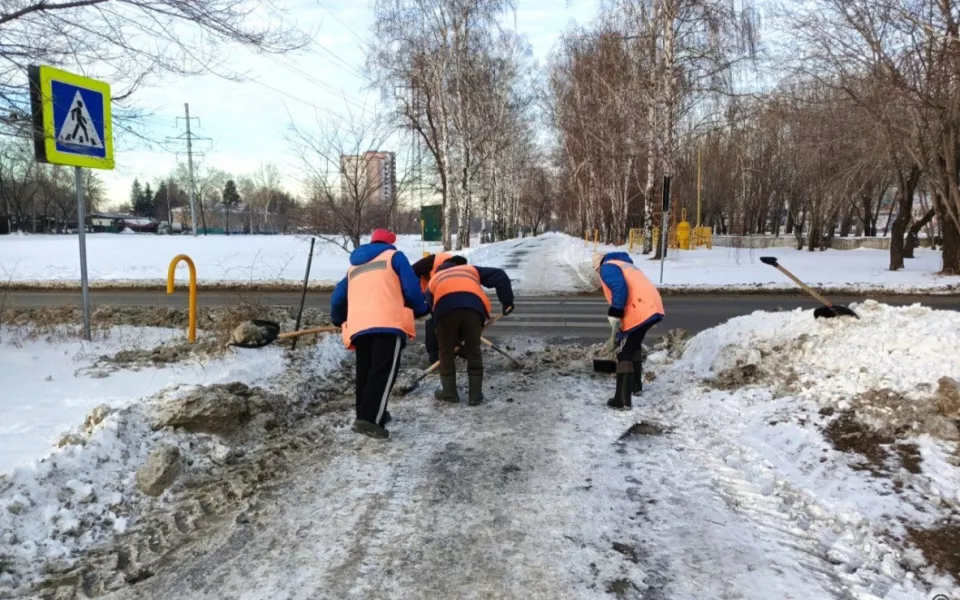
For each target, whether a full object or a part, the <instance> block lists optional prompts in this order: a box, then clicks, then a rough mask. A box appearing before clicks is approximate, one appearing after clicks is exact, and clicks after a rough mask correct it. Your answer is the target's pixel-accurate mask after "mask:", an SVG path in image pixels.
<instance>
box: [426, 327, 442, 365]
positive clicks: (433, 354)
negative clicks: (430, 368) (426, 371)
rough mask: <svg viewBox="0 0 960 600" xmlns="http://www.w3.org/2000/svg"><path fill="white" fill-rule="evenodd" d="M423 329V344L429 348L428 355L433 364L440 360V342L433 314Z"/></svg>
mask: <svg viewBox="0 0 960 600" xmlns="http://www.w3.org/2000/svg"><path fill="white" fill-rule="evenodd" d="M423 329H424V332H423V333H424V338H425V339H424V343H423V345H424V346H426V348H427V357H428V358H429V359H430V364H431V365H432V364H433V363H435V362H437V361H438V360H440V343H439V342H438V341H437V325H436V323H435V322H434V318H433V317H432V316H431V317H430V318H429V319H427V322H426V323H424V325H423Z"/></svg>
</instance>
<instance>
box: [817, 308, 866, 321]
mask: <svg viewBox="0 0 960 600" xmlns="http://www.w3.org/2000/svg"><path fill="white" fill-rule="evenodd" d="M835 317H853V318H855V319H859V318H860V315H858V314H857V313H855V312H853V310H852V309H850V308H847V307H846V306H838V305H833V306H821V307H820V308H818V309H816V310H815V311H813V318H815V319H821V318H823V319H833V318H835Z"/></svg>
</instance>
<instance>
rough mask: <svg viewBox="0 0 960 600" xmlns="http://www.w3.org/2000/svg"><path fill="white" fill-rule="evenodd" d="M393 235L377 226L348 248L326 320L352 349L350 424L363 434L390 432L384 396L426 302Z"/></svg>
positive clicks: (376, 435)
mask: <svg viewBox="0 0 960 600" xmlns="http://www.w3.org/2000/svg"><path fill="white" fill-rule="evenodd" d="M396 239H397V236H396V235H394V234H393V233H391V232H390V231H387V230H386V229H377V230H375V231H374V232H373V234H372V235H371V236H370V243H368V244H363V245H361V246H359V247H357V249H356V250H354V251H353V252H352V253H351V254H350V268H349V269H348V270H347V276H346V277H344V278H343V280H342V281H340V282H339V283H338V284H337V287H336V289H334V291H333V296H332V297H331V299H330V320H331V321H332V322H333V324H334V325H336V326H338V327H341V328H342V333H343V342H344V344H345V345H346V346H347V348H349V349H351V350H356V353H357V377H356V386H357V389H356V408H357V419H356V421H355V422H354V424H353V430H354V431H356V432H357V433H361V434H363V435H367V436H369V437H373V438H378V439H384V438H387V437H389V436H390V432H389V431H387V429H386V424H387V423H388V422H389V421H390V420H391V417H390V413H389V412H388V411H387V398H388V397H389V396H390V391H391V389H392V388H393V384H394V382H395V381H396V378H397V372H398V371H399V369H400V354H401V352H402V350H403V348H404V346H405V345H406V343H407V340H412V339H414V337H415V336H416V330H415V328H414V320H415V319H417V318H420V317H425V316H426V315H427V314H429V313H428V309H427V303H426V300H425V298H424V296H423V291H422V290H421V289H420V282H419V281H417V276H416V275H415V274H414V273H413V269H412V268H411V267H410V262H409V261H408V260H407V257H406V256H405V255H404V254H403V253H402V252H399V251H397V249H396V247H395V246H394V245H393V244H394V242H396Z"/></svg>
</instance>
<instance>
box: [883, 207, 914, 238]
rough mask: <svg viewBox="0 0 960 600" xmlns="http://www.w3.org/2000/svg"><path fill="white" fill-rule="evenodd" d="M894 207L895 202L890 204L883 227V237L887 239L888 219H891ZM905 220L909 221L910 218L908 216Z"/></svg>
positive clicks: (888, 230) (888, 231)
mask: <svg viewBox="0 0 960 600" xmlns="http://www.w3.org/2000/svg"><path fill="white" fill-rule="evenodd" d="M896 205H897V203H896V202H891V203H890V212H889V213H887V222H886V223H884V225H883V237H887V234H888V233H890V222H891V221H890V219H892V218H893V207H894V206H896ZM907 218H908V219H909V218H910V217H909V216H908V217H907Z"/></svg>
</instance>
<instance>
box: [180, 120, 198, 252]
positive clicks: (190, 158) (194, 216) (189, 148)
mask: <svg viewBox="0 0 960 600" xmlns="http://www.w3.org/2000/svg"><path fill="white" fill-rule="evenodd" d="M183 112H184V113H186V115H187V116H186V119H187V170H188V171H189V172H190V225H191V226H192V227H193V236H194V237H196V236H197V209H196V199H195V196H194V189H196V187H197V184H196V182H195V181H194V180H193V139H192V136H191V135H190V105H189V104H187V103H186V102H184V104H183Z"/></svg>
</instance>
